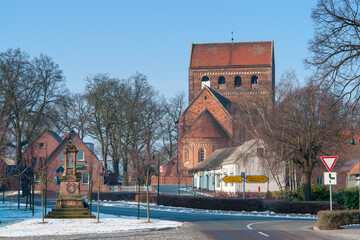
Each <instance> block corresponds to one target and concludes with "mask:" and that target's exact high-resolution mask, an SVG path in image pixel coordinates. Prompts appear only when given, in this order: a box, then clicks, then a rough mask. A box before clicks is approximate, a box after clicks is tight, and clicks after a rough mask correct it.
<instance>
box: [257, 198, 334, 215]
mask: <svg viewBox="0 0 360 240" xmlns="http://www.w3.org/2000/svg"><path fill="white" fill-rule="evenodd" d="M264 206H265V209H266V210H269V211H272V212H276V213H302V214H307V213H309V214H317V213H318V212H319V211H322V210H328V209H330V203H329V202H325V201H323V202H317V201H287V200H264ZM333 209H334V210H337V209H340V207H339V205H338V204H337V203H333Z"/></svg>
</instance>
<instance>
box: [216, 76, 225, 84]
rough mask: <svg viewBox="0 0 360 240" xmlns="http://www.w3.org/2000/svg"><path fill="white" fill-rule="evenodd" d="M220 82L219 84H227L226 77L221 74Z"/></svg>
mask: <svg viewBox="0 0 360 240" xmlns="http://www.w3.org/2000/svg"><path fill="white" fill-rule="evenodd" d="M218 83H219V84H225V77H223V76H220V77H219V79H218Z"/></svg>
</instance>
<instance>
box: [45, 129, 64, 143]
mask: <svg viewBox="0 0 360 240" xmlns="http://www.w3.org/2000/svg"><path fill="white" fill-rule="evenodd" d="M48 131H49V133H50V134H51V135H52V136H53V137H54V138H55V139H56V140H57V141H58V142H59V143H61V141H62V138H61V137H60V136H59V135H58V134H57V133H56V132H54V131H53V130H51V129H48Z"/></svg>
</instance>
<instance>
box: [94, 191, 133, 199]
mask: <svg viewBox="0 0 360 240" xmlns="http://www.w3.org/2000/svg"><path fill="white" fill-rule="evenodd" d="M136 194H137V192H101V193H100V200H102V201H103V200H108V201H118V200H124V201H134V200H135V196H136ZM91 197H92V200H97V193H96V192H93V193H92V194H91Z"/></svg>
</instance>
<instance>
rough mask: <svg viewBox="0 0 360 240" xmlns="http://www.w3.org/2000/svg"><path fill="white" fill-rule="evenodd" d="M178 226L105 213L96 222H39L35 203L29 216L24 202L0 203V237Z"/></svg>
mask: <svg viewBox="0 0 360 240" xmlns="http://www.w3.org/2000/svg"><path fill="white" fill-rule="evenodd" d="M70 226H71V227H70ZM179 226H182V223H181V222H175V221H165V220H157V219H150V223H147V222H146V219H144V218H142V219H136V218H134V217H116V216H114V215H107V214H100V222H99V223H98V222H97V219H45V223H42V221H41V208H38V207H35V214H34V216H32V212H31V211H30V210H29V209H25V206H24V205H23V204H22V205H21V208H20V209H17V205H16V206H14V205H13V206H11V208H10V204H9V203H8V202H5V204H3V203H0V237H26V236H46V235H73V234H90V233H111V232H129V231H145V230H157V229H163V228H176V227H179Z"/></svg>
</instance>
